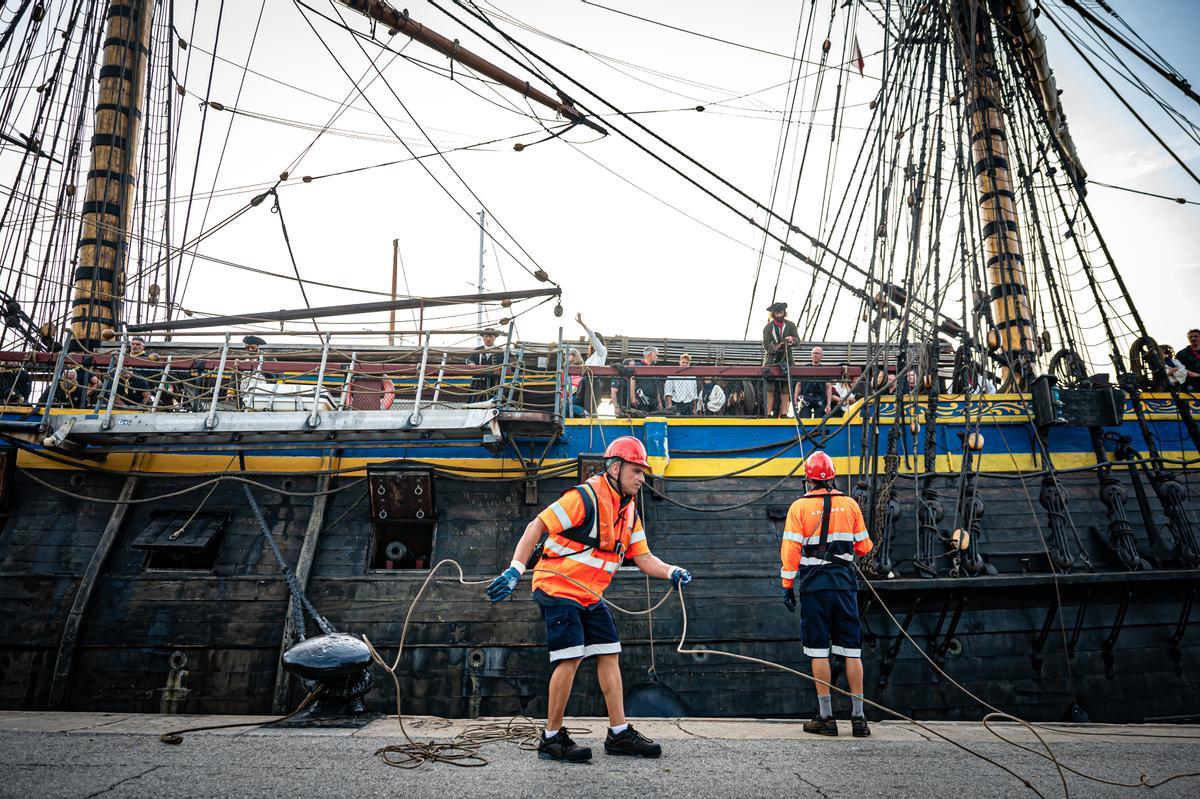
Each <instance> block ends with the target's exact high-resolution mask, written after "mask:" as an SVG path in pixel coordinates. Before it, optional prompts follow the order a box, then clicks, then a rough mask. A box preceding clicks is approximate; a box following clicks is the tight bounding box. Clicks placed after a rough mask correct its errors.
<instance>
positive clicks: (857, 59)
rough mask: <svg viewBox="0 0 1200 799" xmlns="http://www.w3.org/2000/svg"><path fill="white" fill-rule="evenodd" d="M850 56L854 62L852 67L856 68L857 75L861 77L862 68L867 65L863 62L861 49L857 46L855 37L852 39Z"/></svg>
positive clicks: (856, 37)
mask: <svg viewBox="0 0 1200 799" xmlns="http://www.w3.org/2000/svg"><path fill="white" fill-rule="evenodd" d="M851 56H852V58H853V60H854V66H856V67H858V74H859V75H862V74H863V67H865V66H866V65H867V62H866V61H865V60H863V54H862V48H861V47H859V46H858V36H857V35H856V36H855V37H854V50H852V51H851Z"/></svg>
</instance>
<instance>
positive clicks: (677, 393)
mask: <svg viewBox="0 0 1200 799" xmlns="http://www.w3.org/2000/svg"><path fill="white" fill-rule="evenodd" d="M691 365H692V356H691V355H689V354H688V353H686V352H685V353H683V354H682V355H680V356H679V368H680V369H687V368H690V367H691ZM699 396H700V389H699V386H697V385H696V378H694V377H668V378H667V382H666V384H665V385H664V386H663V402H664V403H665V404H666V409H665V410H666V412H667V413H672V414H675V415H676V416H692V415H694V414H695V412H696V400H697V398H699Z"/></svg>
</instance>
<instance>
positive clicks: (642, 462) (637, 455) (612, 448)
mask: <svg viewBox="0 0 1200 799" xmlns="http://www.w3.org/2000/svg"><path fill="white" fill-rule="evenodd" d="M609 458H619V459H621V460H623V461H625V462H626V463H632V464H634V465H636V466H641V467H642V468H643V469H649V468H650V460H649V458H648V457H647V455H646V446H645V445H644V444H643V443H642V442H640V441H638V440H637V439H636V438H634V437H633V436H621V437H620V438H616V439H613V442H612V443H611V444H609V445H608V448H607V449H605V450H604V460H606V461H607V460H608V459H609Z"/></svg>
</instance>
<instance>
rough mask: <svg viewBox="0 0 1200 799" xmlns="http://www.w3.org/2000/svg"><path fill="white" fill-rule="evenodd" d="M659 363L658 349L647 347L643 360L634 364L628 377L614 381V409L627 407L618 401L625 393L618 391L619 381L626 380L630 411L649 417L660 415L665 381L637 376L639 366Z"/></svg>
mask: <svg viewBox="0 0 1200 799" xmlns="http://www.w3.org/2000/svg"><path fill="white" fill-rule="evenodd" d="M657 361H658V347H646V349H644V350H642V360H641V361H639V362H638V363H635V364H634V368H633V370H631V373H630V375H629V376H628V377H618V378H617V379H616V380H614V381H613V388H612V401H613V406H614V407H625V406H624V405H623V404H622V403H620V402H619V401H618V400H619V399H620V397H619V396H618V395H623V394H624V392H621V391H618V386H617V385H616V384H617V381H620V380H626V381H628V386H629V397H628V400H629V404H628V409H629V410H632V411H636V412H638V413H639V414H641V415H649V414H653V413H659V412H661V411H662V409H663V381H662V378H661V377H650V376H642V377H638V376H637V375H636V368H637V367H639V366H654V364H655V363H657Z"/></svg>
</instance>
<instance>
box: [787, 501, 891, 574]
mask: <svg viewBox="0 0 1200 799" xmlns="http://www.w3.org/2000/svg"><path fill="white" fill-rule="evenodd" d="M873 547H874V545H873V544H872V543H871V539H870V537H869V536H868V535H867V525H866V522H865V521H864V520H863V515H862V510H861V509H860V508H859V507H858V503H857V502H855V501H854V499H853V498H852V497H848V496H846V495H845V494H843V493H842V492H840V491H832V490H827V489H817V490H815V491H812V492H810V493H808V494H805V495H804V496H803V497H801V498H800V499H798V500H796V501H795V502H793V503H792V506H791V508H789V509H788V515H787V521H786V522H785V523H784V526H783V543H782V544H781V545H780V548H779V558H780V560H781V561H782V562H783V567H782V568H781V569H780V571H779V577H780V579H781V580H782V581H783V587H784V588H791V587H792V585H793V583H794V582H795V580H796V577H797V575H800V576H801V581H802V582H804V581H805V574H804V572H806V571H809V570H819V569H830V568H832V569H835V570H836V569H839V568H844V569H847V570H848V568H849V567H850V566H851V565H852V564H853V563H854V556H855V555H858V556H859V557H862V556H863V555H866V554H868V553H869V552H870V551H871V549H872V548H873ZM849 580H850V578H849V577H845V581H849ZM820 582H824V581H820ZM837 582H843V581H842V580H839V581H837ZM847 584H849V583H848V582H847ZM802 587H803V586H802Z"/></svg>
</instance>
